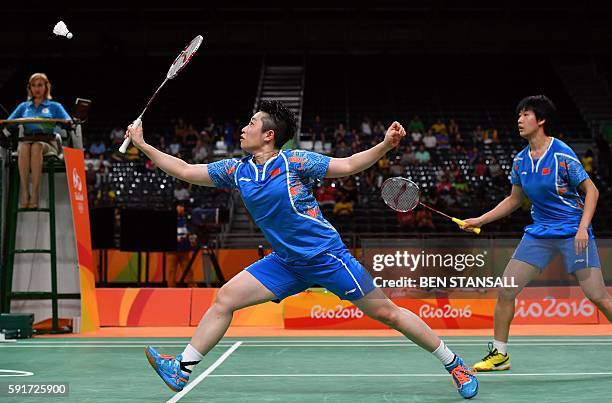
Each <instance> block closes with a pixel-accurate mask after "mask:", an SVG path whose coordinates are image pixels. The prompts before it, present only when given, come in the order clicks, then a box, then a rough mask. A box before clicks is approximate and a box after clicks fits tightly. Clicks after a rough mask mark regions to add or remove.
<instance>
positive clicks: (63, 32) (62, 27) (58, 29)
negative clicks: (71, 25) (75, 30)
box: [53, 21, 72, 39]
mask: <svg viewBox="0 0 612 403" xmlns="http://www.w3.org/2000/svg"><path fill="white" fill-rule="evenodd" d="M53 33H54V34H55V35H59V36H65V37H66V38H68V39H71V38H72V32H70V31H68V27H67V26H66V24H65V23H64V21H60V22H58V23H57V24H55V26H54V27H53Z"/></svg>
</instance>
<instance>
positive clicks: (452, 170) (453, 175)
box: [448, 162, 462, 181]
mask: <svg viewBox="0 0 612 403" xmlns="http://www.w3.org/2000/svg"><path fill="white" fill-rule="evenodd" d="M460 176H462V175H461V170H460V169H459V167H458V166H457V164H455V162H451V164H450V166H449V167H448V177H449V178H450V180H451V181H456V180H457V179H458V178H459V177H460Z"/></svg>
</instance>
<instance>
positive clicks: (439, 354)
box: [432, 340, 455, 365]
mask: <svg viewBox="0 0 612 403" xmlns="http://www.w3.org/2000/svg"><path fill="white" fill-rule="evenodd" d="M432 354H433V355H434V356H435V357H436V358H437V359H438V360H440V361H441V362H442V364H444V365H448V364H450V363H451V362H453V361H454V360H455V353H453V352H452V351H451V349H450V348H448V347H446V344H444V342H443V341H442V340H440V345H439V346H438V348H436V349H435V350H434V351H432Z"/></svg>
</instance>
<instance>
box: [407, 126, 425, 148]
mask: <svg viewBox="0 0 612 403" xmlns="http://www.w3.org/2000/svg"><path fill="white" fill-rule="evenodd" d="M410 138H412V143H413V144H414V145H415V146H418V145H419V144H421V141H422V140H423V133H421V132H420V131H418V130H414V131H413V132H412V133H410Z"/></svg>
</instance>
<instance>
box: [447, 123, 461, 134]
mask: <svg viewBox="0 0 612 403" xmlns="http://www.w3.org/2000/svg"><path fill="white" fill-rule="evenodd" d="M458 134H459V125H457V122H455V119H451V120H450V121H449V122H448V135H449V136H450V137H451V138H452V137H456V136H457V135H458Z"/></svg>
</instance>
